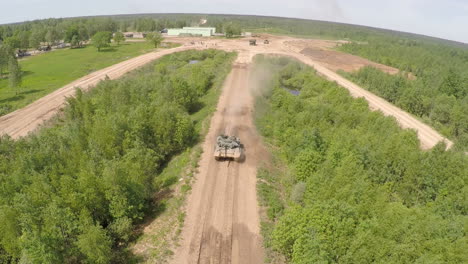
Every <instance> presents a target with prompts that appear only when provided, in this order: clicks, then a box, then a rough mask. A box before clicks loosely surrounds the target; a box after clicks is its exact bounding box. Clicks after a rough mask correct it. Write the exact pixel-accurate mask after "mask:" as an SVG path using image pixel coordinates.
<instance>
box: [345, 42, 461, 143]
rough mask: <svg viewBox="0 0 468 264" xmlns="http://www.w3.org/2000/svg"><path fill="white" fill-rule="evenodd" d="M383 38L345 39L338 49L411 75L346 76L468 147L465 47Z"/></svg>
mask: <svg viewBox="0 0 468 264" xmlns="http://www.w3.org/2000/svg"><path fill="white" fill-rule="evenodd" d="M388 41H389V42H390V43H388V44H386V45H382V44H381V40H380V39H378V40H375V41H370V42H369V43H368V44H366V45H361V44H356V43H350V44H346V45H343V46H342V48H341V49H342V50H343V51H346V52H349V53H352V54H356V55H359V56H363V57H366V58H369V59H371V60H373V61H377V62H380V63H384V64H387V65H390V66H393V67H396V68H399V69H400V70H402V71H404V72H410V73H412V74H414V75H416V79H414V78H410V79H411V80H408V79H407V78H405V75H406V74H400V75H399V76H390V75H388V74H385V73H382V72H380V71H378V70H376V69H374V68H363V69H361V70H360V71H358V72H356V73H353V74H345V75H346V76H347V77H349V78H350V79H352V80H354V81H356V82H357V83H358V84H360V85H362V86H364V87H365V88H367V89H369V90H370V91H372V92H374V93H376V94H378V95H380V96H382V97H383V98H385V99H386V100H388V101H390V102H392V103H394V104H396V105H397V106H399V107H401V108H403V109H405V110H407V111H409V112H410V113H412V114H414V115H416V116H419V117H421V118H422V119H424V120H425V121H426V122H427V123H429V124H431V125H433V126H434V127H436V128H437V129H438V130H439V131H441V132H442V133H443V134H445V135H446V136H448V137H450V138H453V139H455V141H456V143H457V144H456V146H457V147H458V148H460V149H464V150H465V151H466V150H468V48H467V49H459V48H450V47H447V46H442V45H439V44H429V43H423V42H416V41H411V42H405V41H391V40H388ZM412 79H414V80H412Z"/></svg>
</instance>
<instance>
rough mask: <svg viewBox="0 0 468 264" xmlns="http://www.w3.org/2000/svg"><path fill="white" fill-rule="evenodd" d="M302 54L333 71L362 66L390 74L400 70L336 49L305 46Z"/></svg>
mask: <svg viewBox="0 0 468 264" xmlns="http://www.w3.org/2000/svg"><path fill="white" fill-rule="evenodd" d="M301 53H302V54H304V55H306V56H308V57H310V58H312V59H313V60H315V61H316V62H318V63H321V64H322V65H323V66H325V67H327V68H328V69H330V70H332V71H338V70H343V71H346V72H354V71H358V70H359V69H361V68H362V67H365V66H372V67H375V68H377V69H379V70H381V71H383V72H386V73H389V74H397V73H399V72H400V71H399V70H398V69H397V68H393V67H390V66H387V65H383V64H379V63H375V62H372V61H370V60H367V59H364V58H362V57H359V56H355V55H351V54H347V53H343V52H339V51H335V50H322V49H317V48H305V49H303V50H302V51H301Z"/></svg>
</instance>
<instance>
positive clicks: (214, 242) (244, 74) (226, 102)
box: [172, 54, 264, 264]
mask: <svg viewBox="0 0 468 264" xmlns="http://www.w3.org/2000/svg"><path fill="white" fill-rule="evenodd" d="M244 59H245V58H244V57H243V56H242V54H239V57H238V60H237V62H236V64H235V66H234V67H233V69H232V71H231V73H230V74H229V76H228V78H227V79H226V81H225V84H224V88H223V92H222V94H221V97H220V100H219V103H218V106H217V111H216V112H215V114H214V116H213V118H212V120H211V126H210V130H209V132H208V135H207V137H206V139H205V142H204V144H203V150H204V152H203V155H202V157H201V160H200V171H199V173H198V174H197V175H196V182H195V183H194V184H193V189H192V192H191V194H190V197H189V198H188V202H187V203H188V204H187V216H186V221H185V225H184V228H183V231H182V234H181V237H182V241H181V245H180V247H179V248H177V249H176V251H175V252H176V254H175V257H174V259H173V260H172V263H178V264H180V263H247V264H248V263H255V264H257V263H263V257H264V255H263V249H262V242H261V237H260V227H259V224H260V218H259V208H258V204H257V194H256V171H257V170H256V168H257V167H256V166H257V164H259V161H260V159H261V158H262V156H263V157H264V149H263V148H262V146H261V143H260V138H259V136H258V135H257V133H256V130H255V126H254V124H253V120H252V112H253V98H252V96H251V93H250V91H249V84H248V80H249V69H248V67H246V65H244V64H239V62H240V61H242V62H244ZM219 133H227V134H230V135H236V136H238V137H239V138H240V139H241V142H242V143H243V144H244V145H245V156H246V159H245V160H244V161H242V162H227V161H225V162H218V161H215V159H214V156H213V147H214V142H215V139H216V136H217V135H218V134H219Z"/></svg>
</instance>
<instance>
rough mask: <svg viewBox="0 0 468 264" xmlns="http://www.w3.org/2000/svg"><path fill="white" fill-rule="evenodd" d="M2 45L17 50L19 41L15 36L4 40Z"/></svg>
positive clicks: (19, 45)
mask: <svg viewBox="0 0 468 264" xmlns="http://www.w3.org/2000/svg"><path fill="white" fill-rule="evenodd" d="M3 43H4V45H5V46H8V47H10V48H11V49H19V48H20V47H21V41H20V39H19V38H18V37H16V36H12V37H8V38H6V39H5V40H4V42H3Z"/></svg>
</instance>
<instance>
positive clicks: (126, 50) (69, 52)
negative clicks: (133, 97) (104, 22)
mask: <svg viewBox="0 0 468 264" xmlns="http://www.w3.org/2000/svg"><path fill="white" fill-rule="evenodd" d="M153 49H154V48H153V47H152V46H151V45H150V44H147V43H122V44H121V45H120V46H117V45H114V44H113V45H112V46H111V47H110V48H107V49H103V50H102V51H101V52H98V51H97V49H96V48H95V47H93V46H92V45H88V46H85V47H84V48H78V49H63V50H55V51H52V52H48V53H44V54H41V55H37V56H32V57H26V58H24V59H22V60H20V65H21V67H22V71H23V82H22V86H21V87H20V88H17V89H12V88H10V87H8V80H7V79H1V80H0V115H4V114H6V113H8V112H12V111H14V110H16V109H19V108H21V107H24V106H26V105H28V104H30V103H32V102H33V101H35V100H37V99H39V98H41V97H43V96H44V95H47V94H49V93H50V92H52V91H54V90H56V89H58V88H60V87H62V86H64V85H65V84H67V83H70V82H72V81H74V80H76V79H78V78H80V77H82V76H85V75H87V74H90V73H92V72H95V71H97V70H100V69H102V68H105V67H107V66H110V65H113V64H116V63H118V62H121V61H124V60H128V59H129V58H132V57H135V56H138V55H141V54H144V53H147V52H149V51H151V50H153Z"/></svg>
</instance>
